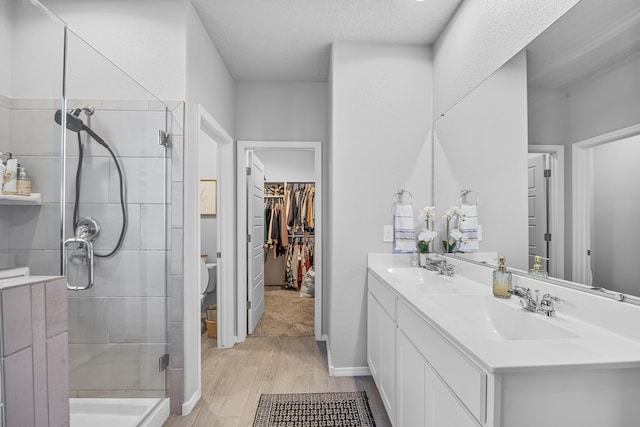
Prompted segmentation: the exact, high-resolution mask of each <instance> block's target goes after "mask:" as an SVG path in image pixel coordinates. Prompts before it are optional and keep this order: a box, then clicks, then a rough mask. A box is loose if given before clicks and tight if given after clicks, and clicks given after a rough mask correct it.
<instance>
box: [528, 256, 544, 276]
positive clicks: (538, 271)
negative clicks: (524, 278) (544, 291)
mask: <svg viewBox="0 0 640 427" xmlns="http://www.w3.org/2000/svg"><path fill="white" fill-rule="evenodd" d="M543 259H549V258H543V257H541V256H540V255H536V256H535V258H534V260H535V261H534V263H533V268H531V269H529V274H533V275H534V276H539V277H544V278H547V277H549V273H548V272H547V271H545V270H544V268H542V264H540V262H541V261H542V260H543Z"/></svg>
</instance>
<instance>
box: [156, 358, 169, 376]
mask: <svg viewBox="0 0 640 427" xmlns="http://www.w3.org/2000/svg"><path fill="white" fill-rule="evenodd" d="M168 367H169V355H168V354H163V355H162V356H160V357H159V358H158V371H159V372H162V371H164V370H165V369H167V368H168Z"/></svg>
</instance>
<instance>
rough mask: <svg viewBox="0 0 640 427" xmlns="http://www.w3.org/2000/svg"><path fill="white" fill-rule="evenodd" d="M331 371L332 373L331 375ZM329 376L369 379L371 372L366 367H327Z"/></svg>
mask: <svg viewBox="0 0 640 427" xmlns="http://www.w3.org/2000/svg"><path fill="white" fill-rule="evenodd" d="M332 370H333V373H331V371H332ZM329 375H331V376H332V377H370V376H371V370H370V369H369V367H368V366H349V367H346V368H336V367H329Z"/></svg>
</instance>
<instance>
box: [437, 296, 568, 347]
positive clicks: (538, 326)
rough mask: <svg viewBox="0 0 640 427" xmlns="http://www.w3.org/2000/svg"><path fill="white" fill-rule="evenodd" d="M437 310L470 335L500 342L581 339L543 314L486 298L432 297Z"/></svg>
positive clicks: (489, 297) (492, 298) (490, 297)
mask: <svg viewBox="0 0 640 427" xmlns="http://www.w3.org/2000/svg"><path fill="white" fill-rule="evenodd" d="M429 301H430V303H431V304H433V306H434V307H435V309H436V310H442V311H444V315H446V316H450V317H451V318H453V319H455V321H456V322H458V323H459V324H461V326H462V327H463V328H464V329H465V332H466V333H467V334H476V335H481V336H483V337H485V338H487V339H491V340H499V341H518V340H557V339H571V338H577V337H578V335H576V334H574V333H573V332H571V331H568V330H566V329H564V328H562V327H560V326H556V325H554V324H552V323H551V322H552V321H553V320H550V319H547V318H545V317H543V316H542V315H540V314H537V313H532V312H529V311H525V310H523V309H521V308H519V307H517V306H514V305H511V304H508V303H506V302H505V301H500V300H498V299H496V298H494V297H492V296H486V295H431V296H430V297H429Z"/></svg>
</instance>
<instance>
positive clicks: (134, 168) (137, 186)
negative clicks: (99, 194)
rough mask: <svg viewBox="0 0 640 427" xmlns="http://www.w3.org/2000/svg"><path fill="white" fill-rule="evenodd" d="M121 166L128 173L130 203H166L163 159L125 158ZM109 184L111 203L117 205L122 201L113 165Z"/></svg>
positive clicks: (128, 197) (128, 198)
mask: <svg viewBox="0 0 640 427" xmlns="http://www.w3.org/2000/svg"><path fill="white" fill-rule="evenodd" d="M121 165H122V168H123V169H124V170H125V171H126V176H127V201H128V202H129V203H164V198H165V196H164V159H163V158H123V159H121ZM103 176H105V175H103ZM109 184H110V185H109V188H110V189H109V201H110V202H111V203H117V202H118V201H119V200H120V194H119V186H118V173H117V172H116V168H115V166H113V165H111V174H110V177H109Z"/></svg>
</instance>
